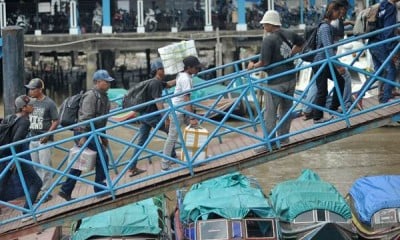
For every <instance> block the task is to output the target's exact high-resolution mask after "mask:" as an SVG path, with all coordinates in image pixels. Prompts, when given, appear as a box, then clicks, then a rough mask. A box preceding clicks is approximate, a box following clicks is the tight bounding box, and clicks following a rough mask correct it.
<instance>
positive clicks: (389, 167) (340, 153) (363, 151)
mask: <svg viewBox="0 0 400 240" xmlns="http://www.w3.org/2000/svg"><path fill="white" fill-rule="evenodd" d="M2 116H3V104H2V103H1V102H0V117H2ZM398 139H400V126H391V127H381V128H378V129H373V130H370V131H368V132H365V133H362V134H358V135H355V136H352V137H348V138H345V139H342V140H338V141H335V142H332V143H328V144H324V145H322V146H319V147H316V148H313V149H309V150H306V151H303V152H299V153H295V154H291V155H289V156H286V157H283V158H280V159H276V160H274V161H271V162H268V163H264V164H261V165H258V166H255V167H251V168H248V169H245V170H243V173H244V174H245V175H247V176H250V177H253V178H255V179H256V180H257V181H258V182H259V183H260V185H261V186H262V188H263V190H264V192H265V194H267V195H268V194H269V192H270V190H271V189H272V188H273V187H274V186H275V185H276V184H277V183H279V182H282V181H286V180H289V179H293V178H297V177H298V176H299V175H300V173H301V171H302V169H306V168H309V169H312V170H314V171H315V172H316V173H317V174H318V175H319V176H320V177H321V179H323V180H325V181H328V182H331V183H332V184H334V186H335V187H336V188H337V189H338V190H339V191H340V192H341V193H342V194H343V195H344V196H345V195H346V194H347V192H348V191H349V189H350V187H351V185H352V183H353V182H354V180H356V179H357V178H359V177H361V176H366V175H378V174H400V160H399V159H400V146H399V143H398V142H397V141H398ZM174 195H175V193H174V192H169V193H167V196H168V197H169V198H170V200H171V201H170V202H169V203H168V205H170V204H171V205H172V204H174V203H175V200H174V197H175V196H174ZM171 207H172V206H171ZM69 230H70V225H69V224H66V225H65V226H63V230H62V232H63V235H64V236H65V235H69V234H70V231H69Z"/></svg>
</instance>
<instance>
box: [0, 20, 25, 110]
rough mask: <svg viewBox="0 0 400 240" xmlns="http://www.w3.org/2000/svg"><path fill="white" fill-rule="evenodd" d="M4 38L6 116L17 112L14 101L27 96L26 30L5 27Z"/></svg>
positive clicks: (4, 98) (4, 99) (2, 33)
mask: <svg viewBox="0 0 400 240" xmlns="http://www.w3.org/2000/svg"><path fill="white" fill-rule="evenodd" d="M1 35H2V38H3V89H4V91H3V101H4V116H7V115H9V114H12V113H14V112H15V106H14V101H15V98H16V97H18V96H19V95H22V94H25V93H26V89H25V87H24V79H25V78H24V76H25V72H24V71H25V68H24V56H25V54H24V30H23V29H22V28H21V27H17V26H10V27H5V28H3V29H2V31H1Z"/></svg>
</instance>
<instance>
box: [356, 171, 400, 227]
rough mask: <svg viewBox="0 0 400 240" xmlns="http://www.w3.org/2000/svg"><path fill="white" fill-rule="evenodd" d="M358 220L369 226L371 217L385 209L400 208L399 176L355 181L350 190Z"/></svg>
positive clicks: (370, 177)
mask: <svg viewBox="0 0 400 240" xmlns="http://www.w3.org/2000/svg"><path fill="white" fill-rule="evenodd" d="M349 194H350V195H351V197H352V201H353V205H354V207H355V209H356V211H357V214H358V218H359V220H361V222H363V223H364V224H368V225H370V224H371V218H372V216H373V215H374V214H375V213H376V212H377V211H379V210H381V209H385V208H400V175H386V176H368V177H363V178H359V179H357V180H356V181H355V182H354V184H353V186H352V187H351V189H350V192H349Z"/></svg>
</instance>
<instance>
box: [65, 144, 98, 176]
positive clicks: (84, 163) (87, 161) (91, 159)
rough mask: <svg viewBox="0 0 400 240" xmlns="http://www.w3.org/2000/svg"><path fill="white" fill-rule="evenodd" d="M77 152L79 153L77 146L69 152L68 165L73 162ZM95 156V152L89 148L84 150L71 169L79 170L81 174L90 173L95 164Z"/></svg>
mask: <svg viewBox="0 0 400 240" xmlns="http://www.w3.org/2000/svg"><path fill="white" fill-rule="evenodd" d="M79 151H81V148H80V147H78V146H74V147H73V148H71V149H70V150H69V157H68V163H71V162H72V161H73V160H74V158H75V156H76V154H78V153H79ZM96 156H97V152H95V151H93V150H90V149H89V148H85V149H84V150H83V151H82V152H81V154H80V155H79V157H78V159H76V161H75V162H74V164H73V165H72V168H75V169H78V170H81V171H83V172H89V171H92V170H93V169H94V167H95V164H96Z"/></svg>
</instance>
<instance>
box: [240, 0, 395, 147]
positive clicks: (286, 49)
mask: <svg viewBox="0 0 400 240" xmlns="http://www.w3.org/2000/svg"><path fill="white" fill-rule="evenodd" d="M396 2H397V0H383V1H381V2H380V6H379V12H378V19H379V20H378V28H384V27H388V26H393V25H394V24H396V23H397V7H396ZM349 7H350V5H349V2H348V1H347V0H333V1H331V2H330V3H329V4H328V5H327V7H326V10H325V14H324V16H323V18H322V19H321V22H320V24H319V25H318V32H317V39H316V41H317V42H316V44H317V48H324V47H329V46H331V45H332V44H334V43H336V42H338V41H340V40H342V39H343V38H344V35H345V34H344V29H345V28H344V25H345V24H349V22H348V21H345V18H346V13H347V11H348V9H349ZM261 24H263V27H264V32H265V34H264V38H263V41H262V45H261V53H260V58H259V61H258V62H256V63H254V62H250V63H249V64H248V67H247V68H248V69H249V70H251V69H253V68H258V67H263V66H268V65H271V64H273V63H276V62H280V61H282V60H285V59H288V58H290V57H292V56H293V55H294V54H296V53H298V52H299V48H301V47H302V45H303V43H304V39H302V37H300V36H298V35H296V34H294V33H293V32H291V31H288V30H285V29H282V28H281V26H282V23H281V20H280V16H279V13H278V12H277V11H275V10H269V11H267V12H266V13H265V14H264V17H263V19H262V20H261ZM350 24H351V23H350ZM395 35H396V29H394V28H391V29H389V30H386V31H383V32H381V33H379V34H376V35H374V36H373V37H371V38H370V39H369V44H373V43H376V42H379V41H383V40H386V39H389V38H392V37H394V36H395ZM396 45H397V42H393V41H392V42H388V43H386V44H383V45H379V46H376V47H371V48H370V49H369V51H370V53H371V56H372V60H373V64H374V68H375V72H377V73H379V75H380V76H383V77H386V78H387V79H388V80H390V81H393V82H395V81H396V71H397V70H396V67H395V62H396V61H397V54H396V55H395V56H394V57H393V59H391V61H388V62H387V64H386V65H384V69H383V71H381V72H378V70H379V69H380V68H381V66H382V65H383V63H384V62H385V60H386V58H387V56H389V54H390V53H391V52H393V50H394V48H395V46H396ZM327 51H328V56H335V55H336V53H337V52H336V51H337V49H334V48H328V50H327ZM326 58H327V55H326V53H325V52H324V51H320V52H318V53H317V54H316V55H315V56H314V59H313V62H318V61H321V60H324V59H326ZM323 66H324V65H322V64H318V65H315V66H313V67H312V72H313V74H318V75H317V78H316V81H315V82H314V83H313V84H312V85H311V86H310V88H309V89H308V91H307V93H306V98H305V100H304V101H306V102H308V103H309V104H314V105H316V106H319V107H321V108H324V107H325V106H326V107H327V108H328V109H329V110H331V111H332V112H338V113H341V112H343V111H345V110H346V109H348V108H349V107H350V106H351V105H352V101H353V98H352V88H351V86H352V79H351V75H350V73H349V71H348V69H347V68H345V67H343V66H341V65H335V66H334V67H333V69H332V71H331V69H330V67H329V65H325V66H324V67H323ZM294 67H295V66H294V65H293V63H291V62H287V63H286V64H281V65H279V66H278V67H274V68H270V69H268V70H267V73H268V74H269V75H274V74H277V73H282V72H284V71H288V70H290V69H293V68H294ZM321 67H323V69H321ZM318 72H319V73H318ZM331 80H335V81H336V83H337V84H335V87H334V89H333V91H332V92H333V94H332V96H331V97H329V93H328V81H331ZM296 81H297V80H296V76H295V75H294V74H288V75H283V76H282V77H279V78H275V79H274V80H271V81H268V82H267V83H266V85H267V87H268V88H269V89H272V90H275V91H277V92H279V93H281V94H284V95H285V96H286V97H281V96H279V95H277V94H275V93H271V92H269V91H266V93H265V94H266V109H265V115H264V121H265V126H266V129H267V133H271V132H272V131H273V129H274V128H275V126H276V122H277V121H278V120H282V119H283V118H284V117H285V116H286V115H287V112H288V110H289V109H290V108H291V107H292V100H291V99H290V97H293V95H294V89H295V85H296ZM379 85H380V86H379V102H380V103H386V102H388V101H391V99H393V98H394V97H395V95H396V93H395V92H394V86H393V84H391V83H387V82H381V81H379ZM339 94H340V96H342V98H343V103H344V105H345V109H341V106H340V105H341V104H340V100H339ZM328 97H329V99H328ZM309 104H305V105H304V107H303V109H302V113H301V114H302V115H303V119H304V120H309V119H313V122H314V124H320V123H324V122H326V121H329V120H330V119H332V118H333V117H334V114H331V113H329V114H327V113H324V111H322V110H321V108H316V107H311V105H309ZM278 116H279V117H278ZM286 117H287V118H286V120H285V121H284V122H283V123H282V125H281V126H280V127H279V128H278V130H277V131H276V134H272V135H270V136H265V138H275V137H279V136H284V135H285V134H287V133H288V132H289V129H290V122H291V118H290V116H286ZM280 143H281V144H287V143H289V139H288V138H282V139H280ZM271 147H272V149H274V148H275V147H276V142H274V143H273V144H272V146H271ZM269 149H270V146H262V147H260V148H257V149H255V151H256V152H263V151H268V150H269Z"/></svg>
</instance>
